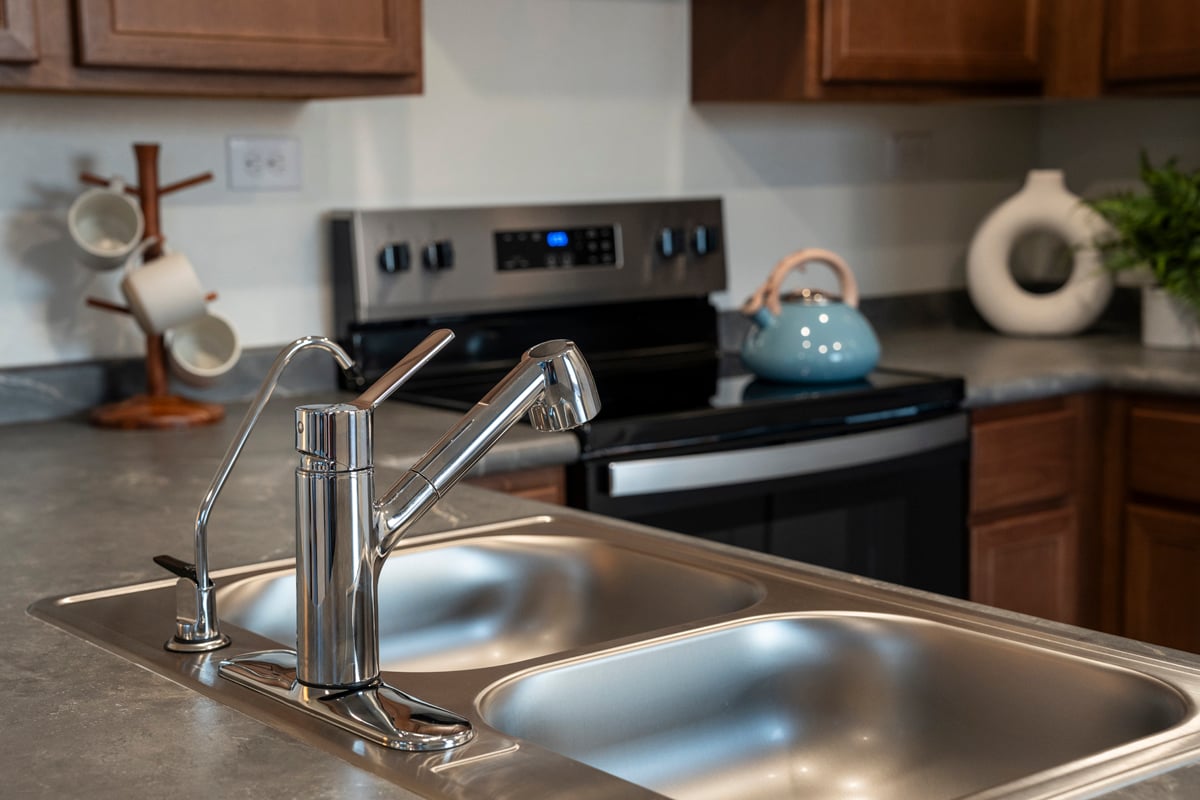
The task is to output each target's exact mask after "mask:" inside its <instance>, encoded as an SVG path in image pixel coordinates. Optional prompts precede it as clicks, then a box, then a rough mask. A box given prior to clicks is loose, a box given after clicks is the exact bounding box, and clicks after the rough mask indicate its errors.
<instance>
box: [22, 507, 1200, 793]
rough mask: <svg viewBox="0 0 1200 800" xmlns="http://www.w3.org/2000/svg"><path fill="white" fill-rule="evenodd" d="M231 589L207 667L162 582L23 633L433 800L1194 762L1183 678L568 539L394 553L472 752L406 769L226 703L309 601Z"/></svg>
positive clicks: (500, 539) (241, 697) (929, 612)
mask: <svg viewBox="0 0 1200 800" xmlns="http://www.w3.org/2000/svg"><path fill="white" fill-rule="evenodd" d="M215 577H216V580H217V586H218V609H219V611H220V614H221V617H222V619H223V622H224V627H225V629H226V630H227V632H228V633H229V634H230V635H231V636H232V638H233V641H234V644H233V646H232V647H230V648H229V649H227V650H225V651H221V652H218V653H214V654H208V655H201V656H187V655H180V654H176V653H169V652H167V651H165V650H164V649H163V647H162V644H163V640H164V639H165V638H166V636H167V634H168V633H169V629H170V628H171V623H172V621H173V619H174V611H173V609H174V584H173V582H171V581H158V582H154V583H149V584H142V585H138V586H130V587H124V588H119V589H110V590H106V591H100V592H95V593H92V594H87V595H76V596H71V597H63V598H51V599H47V600H43V601H40V602H39V603H37V604H35V605H34V607H33V608H32V609H31V610H32V613H34V614H35V615H37V616H39V617H41V618H43V619H46V620H47V621H49V622H51V623H53V624H55V625H59V626H61V627H64V628H66V629H68V630H71V631H73V632H75V633H77V634H79V635H81V636H83V637H85V638H87V639H89V640H91V641H94V642H96V643H98V644H100V645H101V646H102V647H105V648H107V649H109V650H111V651H113V652H115V653H117V654H119V655H122V656H124V657H126V658H129V659H131V660H133V661H136V662H138V663H141V664H143V665H145V666H148V667H150V668H151V669H153V670H154V671H156V672H159V673H161V674H164V675H167V676H168V677H170V678H172V679H173V680H176V681H178V682H181V683H184V684H185V685H188V686H191V687H193V688H195V689H197V690H198V691H200V692H203V693H204V694H206V695H209V696H211V697H215V698H217V699H218V700H220V701H221V702H224V703H227V704H229V705H231V706H235V707H237V708H239V709H241V710H243V711H244V712H245V713H248V714H250V715H252V716H255V717H257V718H259V719H261V720H263V721H264V722H266V723H267V724H270V725H272V726H275V727H276V728H279V729H280V730H283V731H286V732H289V733H291V734H293V735H296V736H298V737H299V738H301V739H303V740H304V741H306V742H308V743H310V744H313V745H315V746H318V747H321V748H323V749H326V750H328V751H330V752H333V753H335V754H338V755H340V756H341V757H343V758H345V759H346V760H348V761H350V762H352V763H355V764H358V765H360V766H362V767H363V768H365V769H368V770H370V771H372V772H375V773H376V774H379V775H382V776H384V777H386V778H388V779H390V780H392V781H394V782H395V783H397V784H399V785H401V786H404V787H406V788H408V789H410V790H412V791H413V792H415V793H417V794H420V795H422V796H428V797H439V798H460V797H490V798H509V797H511V798H517V797H523V798H527V797H536V796H570V797H582V798H590V797H606V798H608V797H622V798H626V797H628V798H638V797H661V796H667V797H672V798H739V800H742V799H744V798H805V799H806V800H808V799H812V798H821V799H823V798H841V799H842V800H860V799H861V800H867V798H870V800H884V799H888V798H906V799H907V798H921V799H922V800H949V799H950V798H965V797H972V798H993V797H1006V798H1010V797H1011V798H1050V797H1055V798H1060V797H1061V798H1066V797H1089V796H1095V795H1097V794H1101V793H1103V792H1104V791H1106V790H1108V789H1111V788H1113V787H1115V786H1118V785H1120V784H1123V783H1127V782H1129V781H1131V780H1135V779H1137V778H1138V777H1140V776H1144V775H1148V774H1150V773H1152V772H1154V771H1157V770H1161V769H1164V768H1166V767H1168V766H1170V765H1173V764H1177V763H1181V762H1183V761H1186V760H1190V759H1193V758H1197V757H1200V716H1198V714H1197V700H1200V670H1197V669H1195V668H1193V667H1192V666H1190V665H1187V664H1184V663H1177V662H1172V661H1169V660H1165V659H1158V658H1154V657H1149V656H1146V655H1141V654H1138V653H1135V652H1133V651H1131V650H1130V651H1127V650H1119V649H1114V648H1112V647H1107V646H1102V645H1099V644H1093V643H1088V642H1086V641H1083V640H1082V638H1074V639H1073V638H1070V637H1068V636H1064V635H1059V634H1057V633H1052V632H1049V631H1047V630H1045V629H1044V628H1043V627H1042V626H1039V625H1037V624H1035V623H1034V622H1032V621H1030V622H1029V623H1028V624H1025V623H1021V622H1014V621H1012V620H1010V619H1007V618H1005V617H1003V616H1001V615H997V614H992V613H989V612H988V611H987V610H985V609H981V608H978V607H975V606H971V605H970V604H963V603H958V602H953V601H947V600H943V599H940V598H937V597H934V596H931V595H922V594H920V593H913V592H906V591H898V590H894V589H891V588H889V587H886V586H882V585H879V584H875V583H872V582H869V581H865V580H861V579H854V578H851V577H849V576H844V575H839V574H837V573H831V572H829V571H827V570H818V569H815V568H808V567H804V566H798V565H797V566H792V565H790V564H787V563H784V562H780V561H777V560H774V559H771V558H767V557H760V556H756V555H753V554H749V553H743V552H741V551H737V550H734V549H732V548H722V547H719V546H713V545H707V544H703V543H699V542H692V541H690V540H687V539H684V538H683V537H678V536H672V535H663V534H660V533H657V532H654V531H650V530H648V529H644V528H638V527H636V526H633V525H628V524H625V523H620V522H610V521H606V520H603V519H601V518H596V517H590V516H587V515H575V514H566V515H562V516H542V517H533V518H528V519H521V520H514V521H512V522H507V523H501V524H496V525H489V526H484V527H478V528H472V529H464V530H459V531H449V532H446V533H443V534H433V535H428V536H423V537H418V538H414V539H413V540H411V541H410V542H408V543H407V544H405V545H403V546H402V547H400V548H398V549H397V550H396V551H395V552H394V553H393V554H392V556H391V557H390V559H389V561H388V562H387V564H386V565H385V567H384V570H383V574H382V577H381V580H380V595H381V597H380V610H381V614H380V616H381V620H382V621H381V630H380V639H381V641H382V643H383V644H382V656H383V663H384V669H385V677H386V679H387V680H388V682H389V683H391V684H392V685H394V686H397V687H398V688H401V689H403V690H405V691H408V692H411V693H412V694H415V695H416V696H418V697H420V698H422V699H423V700H426V701H429V702H432V703H435V704H437V705H440V706H443V707H445V708H448V709H451V710H452V711H455V712H457V713H460V714H463V715H465V716H467V717H468V718H470V719H471V720H472V722H473V723H474V725H475V727H476V730H477V735H476V737H475V738H474V739H473V740H472V741H471V742H469V743H467V744H465V745H463V746H461V747H458V748H455V749H453V750H449V751H444V752H439V753H432V754H431V753H404V752H397V751H391V750H387V749H386V748H382V747H378V746H376V745H372V744H368V743H365V742H363V741H361V740H359V739H357V738H356V737H355V736H354V735H353V734H351V733H349V732H346V731H342V730H340V729H338V728H334V727H331V726H326V725H323V724H321V723H320V722H318V721H316V720H314V719H313V718H310V717H308V716H307V715H305V714H302V713H300V712H297V711H293V710H291V709H288V708H286V707H284V706H280V705H278V704H275V703H273V702H271V701H270V700H268V699H265V698H263V697H262V696H260V695H258V694H256V693H254V692H252V691H249V690H247V689H244V688H242V687H239V686H236V685H234V684H232V683H230V682H228V681H225V680H223V679H221V678H219V677H218V675H217V669H216V667H217V664H218V662H219V661H220V660H221V659H222V658H226V657H229V656H230V655H236V654H239V653H243V652H247V651H251V650H261V649H272V648H278V647H280V646H285V647H290V646H294V639H295V605H296V597H295V581H294V571H293V565H292V564H291V562H274V563H270V564H260V565H254V566H249V567H244V568H238V569H230V570H224V571H222V572H219V573H216V575H215Z"/></svg>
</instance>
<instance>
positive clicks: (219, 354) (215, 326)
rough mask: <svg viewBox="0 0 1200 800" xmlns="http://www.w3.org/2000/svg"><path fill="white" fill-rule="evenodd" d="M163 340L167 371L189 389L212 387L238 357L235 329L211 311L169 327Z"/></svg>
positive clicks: (240, 351) (240, 354)
mask: <svg viewBox="0 0 1200 800" xmlns="http://www.w3.org/2000/svg"><path fill="white" fill-rule="evenodd" d="M163 340H164V342H165V344H166V348H167V362H168V364H170V367H171V372H173V373H174V374H175V376H176V377H177V378H179V379H180V380H181V381H183V382H184V383H187V384H189V385H191V386H208V385H210V384H212V383H213V382H214V381H216V379H217V378H219V377H221V376H222V375H224V374H225V373H226V372H229V370H231V369H233V367H234V365H235V364H237V362H238V359H239V358H241V356H242V343H241V339H240V338H239V337H238V333H237V329H235V328H234V327H233V323H231V322H230V321H229V320H228V319H226V318H225V317H223V316H221V315H220V314H217V313H214V312H212V311H209V312H208V313H206V314H202V315H201V316H199V317H196V318H195V319H192V320H190V321H189V322H185V323H184V324H182V325H180V326H179V327H177V328H171V329H170V330H168V331H167V333H166V335H165V336H164V337H163Z"/></svg>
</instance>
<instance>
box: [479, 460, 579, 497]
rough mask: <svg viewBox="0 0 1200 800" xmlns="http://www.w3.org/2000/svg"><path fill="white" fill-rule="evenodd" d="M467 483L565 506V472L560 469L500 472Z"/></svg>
mask: <svg viewBox="0 0 1200 800" xmlns="http://www.w3.org/2000/svg"><path fill="white" fill-rule="evenodd" d="M467 483H470V484H472V485H474V486H482V487H483V488H485V489H492V490H493V491H497V492H504V493H505V494H511V495H516V496H517V497H524V498H525V499H526V500H540V501H541V502H543V503H554V504H555V505H559V506H561V505H566V503H567V483H566V471H565V470H564V469H563V468H562V467H534V468H531V469H523V470H517V471H515V472H501V473H497V474H494V475H484V476H482V477H479V478H468V479H467Z"/></svg>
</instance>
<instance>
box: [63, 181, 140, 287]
mask: <svg viewBox="0 0 1200 800" xmlns="http://www.w3.org/2000/svg"><path fill="white" fill-rule="evenodd" d="M145 229H146V221H145V219H144V218H143V217H142V209H141V207H140V206H138V204H137V203H136V202H135V201H134V200H133V198H131V197H129V196H128V195H127V194H126V193H125V185H124V184H123V183H121V182H120V181H113V182H112V183H110V184H109V185H108V186H107V187H105V188H96V189H88V190H87V191H86V192H83V193H82V194H80V195H79V197H76V198H75V202H73V203H71V209H70V210H69V211H68V212H67V230H68V232H69V233H70V234H71V241H72V242H74V244H75V249H76V251H77V256H78V259H79V261H80V262H81V263H82V264H84V265H85V266H87V267H90V268H92V269H95V270H110V269H116V268H117V267H119V266H121V265H122V264H124V263H125V260H126V259H127V258H129V256H130V254H131V253H133V251H134V250H136V249H137V246H138V243H139V242H141V241H142V234H143V233H144V232H145Z"/></svg>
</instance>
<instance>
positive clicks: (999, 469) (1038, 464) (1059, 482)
mask: <svg viewBox="0 0 1200 800" xmlns="http://www.w3.org/2000/svg"><path fill="white" fill-rule="evenodd" d="M976 419H977V421H976V423H975V425H974V426H973V429H972V433H971V437H972V442H973V445H972V446H973V447H974V455H973V456H972V459H971V511H972V512H973V513H979V512H984V511H996V510H999V509H1004V508H1014V507H1018V506H1022V505H1029V504H1032V503H1038V502H1046V501H1051V500H1057V499H1059V498H1062V497H1065V496H1066V495H1067V494H1068V493H1069V492H1070V491H1071V490H1072V488H1073V485H1074V476H1075V458H1076V448H1075V425H1076V417H1075V416H1074V415H1073V414H1072V413H1071V412H1070V411H1068V410H1066V409H1062V408H1060V409H1055V410H1052V411H1046V412H1044V413H1036V414H1024V415H1021V416H1015V417H1011V418H1004V419H995V420H992V419H984V418H982V417H981V416H979V415H977V418H976Z"/></svg>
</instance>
